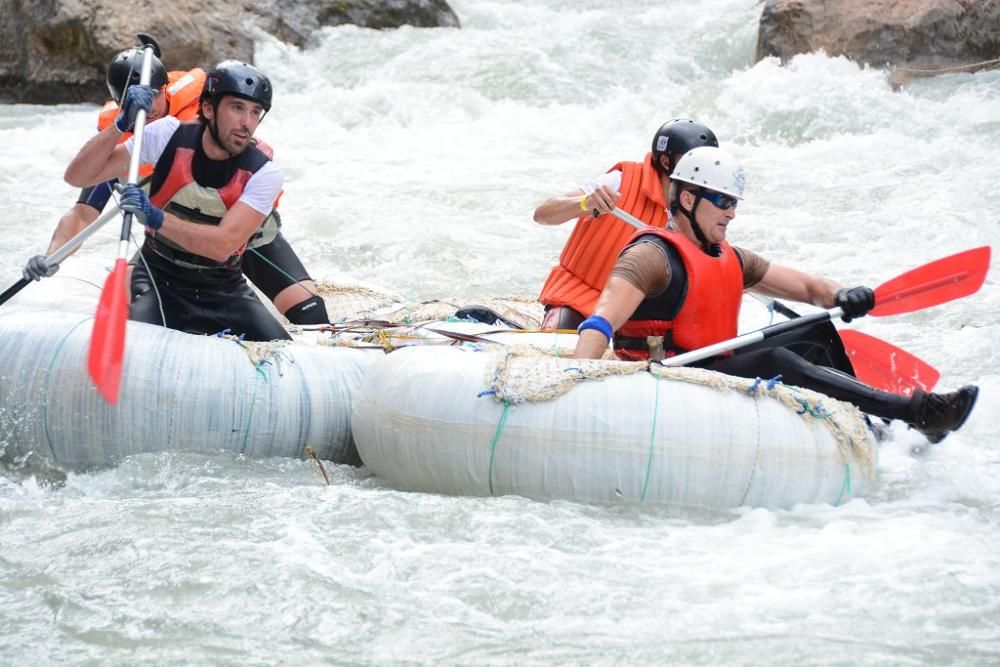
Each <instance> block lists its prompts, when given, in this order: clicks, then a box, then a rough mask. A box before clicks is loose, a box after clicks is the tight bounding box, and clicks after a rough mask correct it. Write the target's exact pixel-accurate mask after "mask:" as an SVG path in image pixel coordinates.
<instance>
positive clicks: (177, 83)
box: [97, 67, 205, 177]
mask: <svg viewBox="0 0 1000 667" xmlns="http://www.w3.org/2000/svg"><path fill="white" fill-rule="evenodd" d="M204 86H205V70H203V69H201V68H199V67H195V68H194V69H193V70H191V71H190V72H180V71H177V72H168V73H167V89H166V97H167V115H169V116H174V117H175V118H177V119H178V120H179V121H181V122H182V123H184V122H187V121H189V120H194V119H195V118H197V117H198V98H199V97H201V89H202V88H203V87H204ZM118 112H119V108H118V104H117V103H116V102H115V101H114V100H108V101H107V102H105V103H104V106H103V107H101V111H100V113H99V114H98V115H97V131H98V132H100V131H102V130H104V128H106V127H109V126H110V125H111V123H113V122H115V118H117V117H118ZM131 136H132V133H131V132H126V133H124V134H123V135H122V136H121V137H119V138H118V143H124V142H125V141H127V140H128V138H129V137H131ZM152 171H153V165H151V164H144V165H142V166H141V167H140V168H139V175H140V176H141V177H145V176H149V174H150V173H152Z"/></svg>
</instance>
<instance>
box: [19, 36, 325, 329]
mask: <svg viewBox="0 0 1000 667" xmlns="http://www.w3.org/2000/svg"><path fill="white" fill-rule="evenodd" d="M142 55H143V52H142V49H141V48H131V49H126V50H125V51H122V52H121V53H119V54H118V55H116V56H115V57H114V59H112V61H111V64H110V65H108V72H107V83H108V92H110V93H111V99H110V100H108V101H107V102H106V103H105V104H104V106H103V107H102V108H101V111H100V114H99V115H98V122H97V129H98V131H101V130H104V129H107V128H108V127H110V126H111V125H112V124H113V123H114V122H115V121H116V119H117V118H118V116H119V113H120V111H121V109H120V108H119V103H120V102H121V99H122V95H123V94H124V93H125V90H126V89H127V88H128V87H129V86H130V85H133V84H138V83H139V71H140V69H141V67H142ZM204 86H205V71H204V70H202V69H200V68H195V69H192V70H190V71H171V72H167V70H166V68H165V67H164V66H163V63H162V62H161V61H160V59H159V58H157V57H156V56H153V63H152V70H151V78H150V87H151V88H153V89H154V90H156V91H158V92H157V94H156V96H155V97H154V98H153V103H152V107H151V108H150V110H149V116H148V118H147V122H149V123H152V122H153V121H154V120H157V119H159V118H161V117H163V116H165V115H170V116H173V117H174V118H176V119H178V120H180V121H181V122H188V121H193V120H197V118H198V106H199V105H198V100H199V99H200V97H201V91H202V89H203V88H204ZM130 136H132V133H131V132H123V133H122V134H121V136H120V138H119V142H124V141H126V140H127V139H128V138H129V137H130ZM259 143H260V142H259ZM152 170H153V166H152V165H147V164H144V165H142V168H141V171H140V173H141V175H142V176H148V175H149V174H150V172H152ZM116 182H117V179H111V180H109V181H108V182H106V183H101V184H99V185H95V186H92V187H87V188H84V189H83V190H81V192H80V196H79V197H78V198H77V202H76V204H74V205H73V207H72V208H70V210H68V211H67V212H66V213H65V214H64V215H63V217H62V219H60V220H59V224H58V225H57V226H56V230H55V232H53V234H52V240H51V241H50V243H49V248H48V250H47V254H51V253H52V252H53V251H54V250H56V249H57V248H59V247H60V246H61V245H62V244H63V243H65V242H66V241H68V240H69V239H71V238H73V237H74V236H75V235H76V234H77V233H79V232H80V230H82V229H83V228H84V227H86V226H87V225H89V224H90V223H92V222H93V221H94V220H96V219H97V216H98V215H99V214H100V212H101V211H102V210H103V209H104V206H105V205H106V204H107V202H108V199H110V198H111V194H112V189H113V187H114V185H115V183H116ZM280 224H281V220H280V217H279V216H278V212H277V210H275V211H274V214H273V215H272V216H269V217H268V219H267V224H265V225H264V226H263V227H262V228H261V229H260V230H259V231H258V232H257V233H256V234H255V235H254V238H253V239H252V240H251V242H250V245H249V252H247V253H246V255H245V256H244V258H243V273H244V274H245V275H246V276H247V278H249V279H250V280H251V282H253V283H254V285H256V286H257V288H258V289H260V291H262V292H263V293H264V294H266V295H267V297H268V298H269V299H270V300H271V301H272V302H273V303H274V305H275V307H276V308H277V309H278V311H279V312H280V313H282V314H283V315H284V316H285V317H287V318H288V320H289V321H290V322H292V323H293V324H324V323H327V322H329V315H328V314H327V312H326V305H325V304H324V303H323V300H322V299H321V298H320V297H319V296H318V295H317V291H316V285H315V283H314V282H313V281H312V278H310V277H309V273H308V272H307V271H306V269H305V266H303V264H302V261H301V260H300V259H299V257H298V255H296V254H295V251H294V250H293V249H292V247H291V245H290V244H289V243H288V241H287V239H286V238H285V236H284V235H283V234H282V233H281V229H280ZM58 269H59V265H58V264H55V265H52V266H49V265H48V264H47V263H46V262H45V255H36V256H34V257H32V258H31V259H29V260H28V263H27V264H26V265H25V267H24V271H23V275H24V278H25V279H27V280H39V279H41V278H45V277H48V276H51V275H53V274H55V272H56V271H58Z"/></svg>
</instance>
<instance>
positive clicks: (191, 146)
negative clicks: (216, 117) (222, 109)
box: [146, 122, 271, 268]
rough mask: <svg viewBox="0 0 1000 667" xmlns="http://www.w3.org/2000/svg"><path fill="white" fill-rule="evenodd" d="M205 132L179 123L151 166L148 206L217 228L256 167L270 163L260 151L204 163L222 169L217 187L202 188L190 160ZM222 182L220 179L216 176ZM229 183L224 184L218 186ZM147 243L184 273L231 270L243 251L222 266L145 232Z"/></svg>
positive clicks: (251, 149) (267, 155) (249, 150)
mask: <svg viewBox="0 0 1000 667" xmlns="http://www.w3.org/2000/svg"><path fill="white" fill-rule="evenodd" d="M202 132H204V126H203V125H202V124H201V123H200V122H194V123H183V124H181V125H180V126H179V127H178V128H177V131H176V132H174V134H173V136H172V137H171V138H170V141H169V142H167V146H166V148H164V150H163V154H162V155H161V156H160V159H159V160H158V161H157V163H156V168H155V170H154V171H153V180H152V181H151V183H150V190H149V201H150V202H152V204H153V205H154V206H156V207H158V208H162V209H163V210H165V211H166V212H168V213H171V214H173V215H176V216H177V217H179V218H183V219H185V220H187V221H189V222H194V223H199V224H206V225H218V224H219V223H220V222H221V221H222V217H223V216H224V215H225V214H226V211H228V210H229V209H230V208H232V207H233V205H234V204H236V202H237V201H239V198H240V196H241V195H242V194H243V190H244V188H246V184H247V182H248V181H249V180H250V177H251V176H253V175H254V174H255V173H256V172H257V171H258V170H260V168H261V167H263V166H264V165H265V164H267V162H269V161H270V159H271V156H270V152H269V151H265V150H263V149H262V148H261V147H260V146H259V145H254V146H250V147H249V148H247V149H246V150H245V151H243V152H242V153H240V154H239V155H236V156H234V157H232V158H230V159H229V160H225V161H223V162H221V163H220V162H219V161H210V160H207V158H206V160H207V163H209V164H218V165H219V166H220V167H222V169H221V170H219V171H217V173H216V176H219V178H218V179H217V180H219V182H217V183H214V184H209V185H202V184H201V183H199V182H197V181H196V180H195V177H194V169H195V167H194V160H195V155H196V151H197V149H198V147H199V145H200V143H201V135H202ZM223 173H224V174H225V175H226V176H221V174H223ZM225 178H228V180H223V179H225ZM146 243H147V244H151V249H152V250H154V251H155V252H157V253H158V254H160V255H161V256H163V257H164V258H166V259H168V260H170V261H172V262H174V263H175V264H178V265H179V266H185V267H188V268H205V267H212V268H233V267H235V266H238V265H239V262H240V257H241V256H242V254H243V252H244V251H245V250H246V244H244V245H243V246H242V247H241V248H239V250H237V252H236V253H235V254H233V256H232V257H230V258H229V259H228V260H227V261H225V262H221V263H220V262H217V261H215V260H213V259H209V258H208V257H203V256H201V255H195V254H193V253H191V252H189V251H188V250H187V249H185V248H183V247H182V246H180V245H178V244H176V243H174V242H172V241H170V240H169V239H167V238H165V237H163V236H162V235H152V234H150V233H149V230H147V238H146Z"/></svg>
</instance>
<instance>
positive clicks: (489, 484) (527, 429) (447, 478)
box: [352, 348, 876, 508]
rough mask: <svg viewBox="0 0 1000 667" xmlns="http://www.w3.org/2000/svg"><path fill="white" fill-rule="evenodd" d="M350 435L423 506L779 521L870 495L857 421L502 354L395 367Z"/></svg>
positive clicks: (762, 389)
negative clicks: (629, 510)
mask: <svg viewBox="0 0 1000 667" xmlns="http://www.w3.org/2000/svg"><path fill="white" fill-rule="evenodd" d="M352 428H353V430H354V436H355V441H356V442H357V446H358V451H359V453H360V455H361V459H362V460H363V461H364V463H365V465H366V466H368V467H369V468H370V469H371V470H372V471H373V472H374V473H375V475H376V476H378V477H379V478H381V479H383V480H385V481H386V482H387V483H389V484H390V485H392V486H394V487H397V488H401V489H406V490H414V491H425V492H438V493H447V494H462V495H503V494H517V495H522V496H526V497H530V498H537V499H566V500H573V501H582V502H636V503H646V504H651V505H668V506H690V507H706V508H728V507H736V506H741V505H748V506H754V507H765V508H782V507H789V506H791V505H794V504H796V503H831V504H839V503H843V502H845V501H847V500H848V499H850V498H852V497H855V496H859V495H862V494H864V493H865V492H867V491H868V490H869V489H871V488H872V487H873V485H874V483H875V479H876V446H875V443H874V440H873V438H872V437H871V435H870V433H869V431H868V429H867V427H866V425H865V422H864V416H863V415H862V414H861V413H860V412H859V411H858V410H857V409H856V408H855V407H854V406H851V405H849V404H846V403H843V402H840V401H836V400H834V399H831V398H829V397H827V396H823V395H821V394H817V393H815V392H811V391H807V390H804V389H800V388H797V387H786V386H784V385H781V384H780V383H773V384H772V383H767V382H760V381H752V380H747V379H743V378H735V377H731V376H727V375H722V374H719V373H713V372H711V371H704V370H699V369H689V368H677V369H667V368H662V367H659V366H656V365H654V366H653V367H652V368H650V367H648V366H647V365H646V364H644V363H629V362H620V361H581V360H574V359H566V358H555V357H547V356H537V355H532V354H520V353H518V352H517V351H515V350H509V349H508V350H504V351H500V352H488V351H477V350H472V349H461V348H410V349H406V350H401V351H398V352H393V353H392V354H390V355H388V356H387V357H386V358H384V359H382V360H380V361H378V362H377V363H376V364H375V365H374V366H373V367H372V368H371V369H369V371H368V374H367V376H366V378H365V380H364V383H363V385H362V388H361V391H360V392H359V394H358V396H357V398H356V400H355V403H354V410H353V418H352Z"/></svg>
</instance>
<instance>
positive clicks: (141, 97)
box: [115, 84, 156, 132]
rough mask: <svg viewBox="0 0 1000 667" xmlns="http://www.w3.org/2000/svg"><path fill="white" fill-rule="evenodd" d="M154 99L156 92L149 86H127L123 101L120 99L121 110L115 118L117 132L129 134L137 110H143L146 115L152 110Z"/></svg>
mask: <svg viewBox="0 0 1000 667" xmlns="http://www.w3.org/2000/svg"><path fill="white" fill-rule="evenodd" d="M155 97H156V91H155V90H153V89H152V88H150V87H149V86H140V85H139V84H136V85H134V86H129V87H128V90H126V91H125V97H124V99H122V110H121V111H119V112H118V117H117V118H115V127H116V128H118V131H119V132H129V131H130V130H131V129H132V126H133V125H135V117H136V115H137V114H138V113H139V109H144V110H145V111H146V113H149V110H150V109H152V108H153V98H155Z"/></svg>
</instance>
